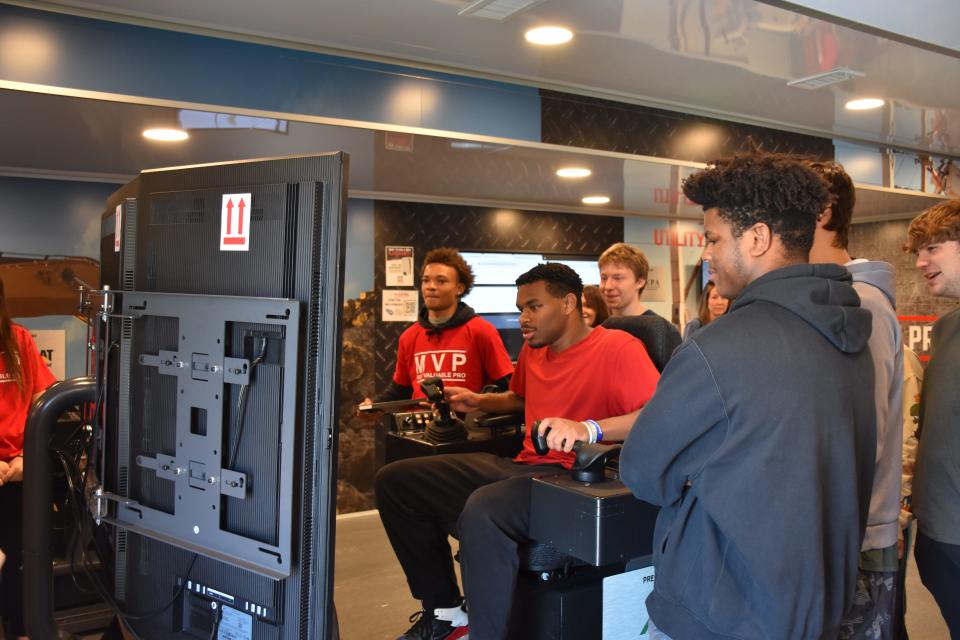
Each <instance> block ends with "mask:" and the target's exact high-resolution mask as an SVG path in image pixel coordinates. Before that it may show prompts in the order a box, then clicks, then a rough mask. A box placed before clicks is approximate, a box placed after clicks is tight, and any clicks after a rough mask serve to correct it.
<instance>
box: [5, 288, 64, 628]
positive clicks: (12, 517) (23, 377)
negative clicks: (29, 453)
mask: <svg viewBox="0 0 960 640" xmlns="http://www.w3.org/2000/svg"><path fill="white" fill-rule="evenodd" d="M54 381H55V379H54V377H53V374H52V373H50V369H48V368H47V365H46V364H45V363H44V361H43V360H42V359H41V358H40V351H39V350H38V349H37V345H36V344H35V343H34V341H33V338H32V337H31V336H30V332H29V331H27V330H26V329H25V328H23V327H21V326H20V325H18V324H14V322H13V321H12V320H11V319H10V312H9V310H8V309H7V298H6V295H5V294H4V290H3V281H0V514H3V524H2V525H0V550H2V551H3V554H4V556H6V557H5V560H4V562H3V570H2V575H3V578H2V582H0V617H2V618H3V628H4V634H5V637H7V638H26V637H27V636H26V629H25V627H24V621H23V571H22V565H23V558H22V556H23V527H22V522H21V519H20V514H21V513H23V464H24V463H23V431H24V426H25V425H26V422H27V412H28V410H29V409H30V404H31V403H32V402H33V401H34V400H35V399H36V398H37V396H39V395H40V394H41V393H42V392H43V390H44V389H46V388H47V387H49V386H50V385H51V384H53V382H54Z"/></svg>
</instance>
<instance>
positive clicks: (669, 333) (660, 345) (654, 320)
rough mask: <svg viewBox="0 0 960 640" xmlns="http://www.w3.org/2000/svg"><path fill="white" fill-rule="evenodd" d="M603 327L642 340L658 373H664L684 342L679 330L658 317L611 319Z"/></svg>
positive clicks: (621, 317) (619, 317)
mask: <svg viewBox="0 0 960 640" xmlns="http://www.w3.org/2000/svg"><path fill="white" fill-rule="evenodd" d="M603 327H604V328H605V329H620V330H621V331H626V332H627V333H629V334H630V335H632V336H634V337H635V338H637V339H638V340H640V342H642V343H643V346H644V347H646V349H647V354H648V355H649V356H650V359H651V360H652V361H653V366H655V367H656V368H657V371H663V368H664V367H666V366H667V361H668V360H670V356H672V355H673V350H674V349H676V348H677V347H678V346H680V343H681V342H683V340H682V339H681V337H680V332H679V331H678V330H677V328H676V327H675V326H673V325H672V324H671V323H670V322H668V321H667V320H665V319H664V318H661V317H660V316H657V315H649V314H648V315H642V316H617V317H610V318H607V319H606V321H605V322H604V323H603Z"/></svg>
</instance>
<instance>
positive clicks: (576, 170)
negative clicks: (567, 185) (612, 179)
mask: <svg viewBox="0 0 960 640" xmlns="http://www.w3.org/2000/svg"><path fill="white" fill-rule="evenodd" d="M591 173H593V172H592V171H590V169H587V168H586V167H563V168H562V169H557V175H558V176H560V177H561V178H586V177H587V176H589V175H590V174H591Z"/></svg>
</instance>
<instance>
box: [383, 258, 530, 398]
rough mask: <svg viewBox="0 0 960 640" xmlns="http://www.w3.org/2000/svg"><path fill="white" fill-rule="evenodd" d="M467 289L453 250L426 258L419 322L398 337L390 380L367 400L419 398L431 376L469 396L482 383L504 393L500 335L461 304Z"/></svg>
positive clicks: (506, 367) (469, 281) (466, 273)
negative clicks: (395, 363)
mask: <svg viewBox="0 0 960 640" xmlns="http://www.w3.org/2000/svg"><path fill="white" fill-rule="evenodd" d="M472 288H473V269H472V268H471V267H470V265H469V264H467V261H466V260H464V259H463V257H462V256H461V255H460V254H459V253H458V252H457V250H456V249H449V248H446V247H443V248H440V249H434V250H432V251H430V252H429V253H427V255H426V257H425V258H424V260H423V272H422V273H421V276H420V294H421V295H422V296H423V307H421V308H420V320H419V321H418V322H417V323H416V324H413V325H410V327H408V328H407V330H406V331H404V332H403V334H402V335H401V336H400V341H399V344H398V346H397V367H396V370H395V371H394V374H393V381H392V382H391V384H390V386H389V387H388V388H387V389H386V390H385V391H383V392H382V393H380V394H378V395H377V396H376V397H375V398H374V399H373V401H375V402H384V401H387V400H405V399H407V398H423V397H425V396H424V393H423V391H422V390H421V389H420V382H421V381H422V380H423V379H425V378H430V377H434V376H436V377H439V378H441V379H443V382H444V385H454V386H458V387H466V388H467V389H470V390H471V391H480V390H481V389H482V388H483V387H485V386H486V385H488V384H493V385H495V386H497V387H498V388H500V389H504V390H505V389H506V388H507V384H508V383H509V381H510V374H511V373H513V363H512V362H510V356H509V355H508V354H507V350H506V348H504V346H503V340H501V339H500V334H498V333H497V330H496V329H495V328H494V327H493V325H492V324H490V323H489V322H487V321H486V320H484V319H483V318H481V317H479V316H477V314H476V313H474V311H473V309H471V308H470V306H469V305H467V304H465V303H464V302H462V300H461V298H463V297H464V296H465V295H467V294H468V293H470V289H472ZM366 402H369V400H367V401H366Z"/></svg>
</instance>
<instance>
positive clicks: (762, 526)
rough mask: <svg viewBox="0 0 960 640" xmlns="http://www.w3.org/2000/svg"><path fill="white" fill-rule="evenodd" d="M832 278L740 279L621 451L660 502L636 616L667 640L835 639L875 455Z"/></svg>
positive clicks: (852, 579) (647, 494) (850, 316)
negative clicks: (648, 581) (724, 309)
mask: <svg viewBox="0 0 960 640" xmlns="http://www.w3.org/2000/svg"><path fill="white" fill-rule="evenodd" d="M850 283H851V277H850V274H849V273H848V272H847V270H846V269H844V268H843V267H841V266H839V265H834V264H821V265H806V264H804V265H793V266H790V267H785V268H783V269H778V270H776V271H772V272H770V273H767V274H766V275H764V276H762V277H760V278H757V279H756V280H754V281H753V282H751V283H750V284H749V285H748V286H747V287H746V288H745V289H744V290H743V292H742V293H741V294H740V295H739V296H738V297H737V299H736V301H735V302H734V304H733V305H732V308H731V310H730V311H729V312H728V313H726V314H725V315H723V316H721V317H720V318H719V319H717V320H716V321H714V322H711V323H710V324H709V325H707V326H706V327H704V328H703V329H702V330H701V331H699V332H697V333H696V334H695V335H694V336H693V338H692V339H691V340H689V341H687V342H685V343H684V344H683V345H681V346H680V347H679V348H678V349H677V350H676V351H675V352H674V354H673V358H672V359H671V360H670V362H669V363H668V364H667V367H666V368H665V369H664V371H663V374H662V376H661V377H660V381H659V383H658V384H657V390H656V393H654V395H653V397H652V398H651V399H650V401H649V402H648V403H647V405H646V406H645V407H644V408H643V411H642V412H641V413H640V416H639V418H638V419H637V422H636V424H634V426H633V429H632V430H631V432H630V435H629V436H628V438H627V440H626V442H625V443H624V446H623V451H622V453H621V457H620V472H621V476H622V478H623V481H624V482H625V483H626V485H627V486H628V487H629V488H630V489H631V490H632V491H633V493H634V494H635V495H636V496H637V498H639V499H641V500H645V501H647V502H650V503H653V504H656V505H660V506H661V507H662V508H661V510H660V514H659V516H658V517H657V524H656V529H655V532H654V550H653V553H654V555H653V562H654V566H655V567H656V572H657V578H656V583H655V587H654V591H653V593H652V594H651V595H650V597H649V598H648V599H647V609H648V611H649V612H650V616H651V619H652V620H653V623H654V624H655V625H656V626H657V628H659V629H661V630H662V631H663V632H664V633H666V634H667V635H668V636H670V637H673V638H697V639H698V640H703V639H712V638H738V639H741V640H746V639H757V640H772V639H776V640H794V639H797V640H799V639H807V638H816V639H820V638H836V637H837V633H838V631H839V625H840V622H841V620H842V618H843V614H844V613H845V612H846V611H847V609H848V608H849V606H850V605H851V604H852V600H853V594H854V591H855V589H856V580H857V573H858V565H859V561H860V544H861V542H862V539H863V531H864V528H865V526H866V521H867V510H868V507H869V504H870V491H871V487H872V484H873V471H874V466H875V465H874V463H875V458H876V448H877V445H876V436H875V432H876V430H875V426H874V425H875V421H876V416H875V413H876V410H875V403H874V383H873V363H872V361H871V358H870V352H869V350H868V349H867V340H868V338H869V337H870V329H871V326H870V325H871V319H870V313H869V312H867V311H866V310H864V309H861V308H860V299H859V297H858V296H857V293H856V292H855V291H854V290H853V287H852V286H851V284H850Z"/></svg>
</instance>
